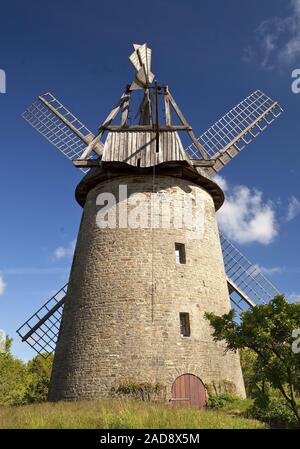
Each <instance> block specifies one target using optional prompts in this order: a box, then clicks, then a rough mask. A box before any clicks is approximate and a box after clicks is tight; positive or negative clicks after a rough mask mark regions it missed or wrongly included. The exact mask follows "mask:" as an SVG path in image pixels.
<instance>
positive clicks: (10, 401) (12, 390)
mask: <svg viewBox="0 0 300 449" xmlns="http://www.w3.org/2000/svg"><path fill="white" fill-rule="evenodd" d="M11 345H12V339H11V338H9V337H7V340H6V351H5V353H3V354H2V353H1V354H0V404H1V405H19V404H22V403H23V402H24V394H25V392H26V389H27V386H28V382H29V376H28V372H27V367H26V364H25V363H24V362H22V361H21V360H18V359H16V358H14V357H13V355H12V353H11Z"/></svg>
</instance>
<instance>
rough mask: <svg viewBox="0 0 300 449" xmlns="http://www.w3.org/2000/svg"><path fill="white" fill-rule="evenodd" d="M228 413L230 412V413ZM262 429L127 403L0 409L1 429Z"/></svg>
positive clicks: (217, 416) (205, 414) (211, 415)
mask: <svg viewBox="0 0 300 449" xmlns="http://www.w3.org/2000/svg"><path fill="white" fill-rule="evenodd" d="M227 413H228V412H227ZM8 428H10V429H11V428H14V429H137V428H140V429H168V428H170V429H178V428H180V429H259V428H266V426H265V425H264V424H263V423H261V422H259V421H255V420H250V419H245V418H241V417H238V416H230V415H228V414H226V412H220V411H200V410H196V409H191V408H179V409H174V408H172V407H171V406H170V405H168V404H155V403H145V402H139V401H133V400H124V399H106V400H99V401H81V402H58V403H54V404H53V403H43V404H37V405H26V406H21V407H2V408H0V429H8Z"/></svg>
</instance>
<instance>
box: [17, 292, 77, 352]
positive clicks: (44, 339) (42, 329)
mask: <svg viewBox="0 0 300 449" xmlns="http://www.w3.org/2000/svg"><path fill="white" fill-rule="evenodd" d="M67 287H68V284H66V285H64V286H63V287H62V288H61V289H60V290H59V291H58V292H57V293H55V295H53V296H52V298H50V299H49V300H48V301H47V302H46V303H45V304H44V305H43V306H42V307H41V308H40V309H39V310H37V312H35V313H34V314H33V315H32V316H31V317H30V318H29V319H28V320H27V321H26V322H25V323H24V324H22V326H20V327H19V329H18V330H17V333H18V335H19V336H20V337H21V339H22V341H25V342H26V343H28V344H29V346H31V347H32V348H33V349H34V350H35V351H36V352H37V353H38V354H41V355H42V356H43V357H45V358H46V357H48V356H49V354H51V353H53V352H54V351H55V347H56V342H57V338H58V333H59V328H60V323H61V318H62V311H63V307H64V303H65V298H66V293H67Z"/></svg>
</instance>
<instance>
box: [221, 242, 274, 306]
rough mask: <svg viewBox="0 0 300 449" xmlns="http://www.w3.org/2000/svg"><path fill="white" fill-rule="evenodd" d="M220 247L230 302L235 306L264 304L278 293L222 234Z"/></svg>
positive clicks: (255, 266)
mask: <svg viewBox="0 0 300 449" xmlns="http://www.w3.org/2000/svg"><path fill="white" fill-rule="evenodd" d="M220 239H221V247H222V252H223V259H224V265H225V271H226V275H227V282H228V288H229V292H230V297H231V300H232V301H233V302H234V303H235V304H236V301H235V299H234V296H237V297H238V300H237V304H236V305H237V306H238V307H239V308H240V305H241V304H242V303H246V304H247V305H250V306H255V305H259V304H266V303H268V302H269V301H270V300H271V299H273V298H274V297H275V296H276V295H279V294H280V291H279V290H278V289H277V288H276V287H275V286H274V285H273V284H272V282H271V281H269V279H267V278H266V276H264V274H263V273H262V272H261V270H260V269H259V267H258V266H257V265H255V264H253V263H252V262H250V260H248V259H247V257H245V256H244V255H243V254H242V253H241V251H240V250H239V249H238V248H237V247H236V246H234V245H233V244H232V243H231V242H230V241H229V240H228V239H227V238H226V237H225V236H224V235H223V234H222V233H220Z"/></svg>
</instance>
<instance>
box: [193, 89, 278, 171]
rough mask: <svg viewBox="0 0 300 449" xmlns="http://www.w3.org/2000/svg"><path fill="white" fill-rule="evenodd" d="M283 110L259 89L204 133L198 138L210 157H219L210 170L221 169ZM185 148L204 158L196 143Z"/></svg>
mask: <svg viewBox="0 0 300 449" xmlns="http://www.w3.org/2000/svg"><path fill="white" fill-rule="evenodd" d="M282 112H283V110H282V108H281V107H280V105H279V104H278V103H277V102H276V101H273V100H272V99H271V98H270V97H268V96H267V95H266V94H264V93H263V92H261V91H260V90H257V91H255V92H253V93H252V94H251V95H249V97H247V98H245V99H244V100H243V101H241V103H239V104H238V105H237V106H235V107H234V108H233V109H231V110H230V111H229V112H227V114H225V115H224V116H223V117H222V118H221V119H219V120H218V121H217V122H216V123H215V124H214V125H212V126H211V127H210V128H209V129H208V130H207V131H205V132H204V133H203V134H201V136H200V137H198V139H197V140H198V142H199V143H200V144H201V145H202V147H203V148H204V149H205V151H206V153H207V155H208V157H209V159H212V160H215V161H216V162H215V165H214V166H213V168H212V169H211V171H210V173H209V174H210V175H213V174H215V173H217V172H218V171H220V170H221V169H222V168H223V167H224V166H225V165H226V164H228V162H229V161H231V159H233V158H234V157H235V156H236V155H237V154H239V152H240V151H241V150H243V149H244V148H245V147H246V146H247V145H249V143H251V142H252V141H253V140H254V139H255V138H256V137H257V136H258V135H259V134H261V133H262V132H263V131H264V130H265V129H266V128H267V127H268V126H269V125H270V124H271V123H272V122H273V121H274V120H275V119H276V118H278V117H279V116H280V115H281V113H282ZM186 152H187V153H188V155H189V156H190V157H191V159H201V158H202V157H201V154H200V153H199V151H198V150H197V148H196V146H195V145H194V144H192V145H190V146H189V147H188V148H186Z"/></svg>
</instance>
